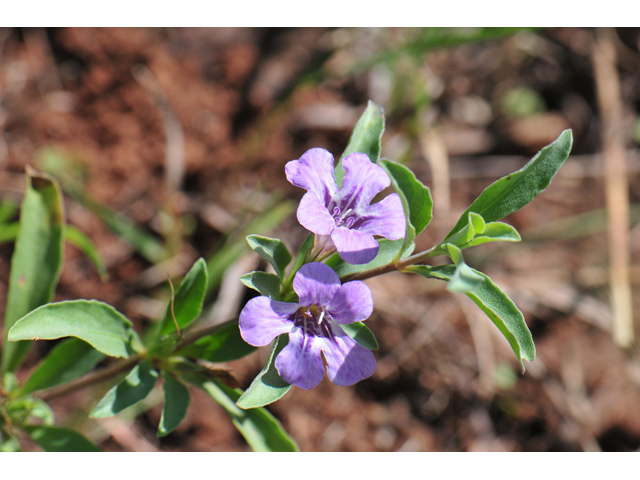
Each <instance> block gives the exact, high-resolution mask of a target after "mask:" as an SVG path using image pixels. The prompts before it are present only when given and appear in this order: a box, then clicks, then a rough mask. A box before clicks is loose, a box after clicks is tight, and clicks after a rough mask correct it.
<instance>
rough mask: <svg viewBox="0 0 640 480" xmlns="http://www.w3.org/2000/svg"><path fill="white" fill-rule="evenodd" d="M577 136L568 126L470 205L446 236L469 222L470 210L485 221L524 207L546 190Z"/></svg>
mask: <svg viewBox="0 0 640 480" xmlns="http://www.w3.org/2000/svg"><path fill="white" fill-rule="evenodd" d="M572 143H573V136H572V134H571V130H565V131H564V132H562V133H561V134H560V136H559V137H558V139H557V140H556V141H555V142H553V143H552V144H551V145H548V146H546V147H544V148H543V149H542V150H540V151H539V152H538V153H537V154H536V155H535V156H534V157H533V158H532V159H531V160H530V161H529V163H527V164H526V165H525V166H524V167H523V168H522V169H520V170H518V171H517V172H514V173H512V174H510V175H507V176H506V177H502V178H501V179H500V180H497V181H496V182H494V183H493V184H491V185H490V186H489V187H487V188H486V189H485V190H484V192H482V193H481V194H480V196H479V197H478V198H476V200H475V201H474V202H473V203H472V204H471V206H469V208H467V210H466V211H465V212H464V213H463V214H462V216H461V217H460V220H458V223H457V224H456V226H455V227H453V229H452V230H451V231H450V232H449V234H448V235H447V237H446V238H445V240H448V239H449V238H451V237H452V236H453V235H455V234H456V233H458V232H459V231H460V230H462V228H464V226H465V225H466V224H467V222H468V216H467V214H468V213H469V212H476V213H478V214H480V215H482V217H483V218H484V220H485V222H494V221H496V220H500V219H501V218H504V217H506V216H507V215H509V214H510V213H513V212H515V211H516V210H519V209H521V208H522V207H524V206H525V205H526V204H527V203H529V202H530V201H531V200H533V199H534V198H535V197H536V196H537V195H538V194H540V193H541V192H543V191H544V189H545V188H547V186H548V185H549V183H551V180H552V179H553V177H554V176H555V174H556V173H557V172H558V170H559V169H560V167H561V166H562V165H564V162H565V161H566V160H567V157H568V156H569V152H570V151H571V145H572Z"/></svg>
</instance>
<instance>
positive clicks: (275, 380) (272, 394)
mask: <svg viewBox="0 0 640 480" xmlns="http://www.w3.org/2000/svg"><path fill="white" fill-rule="evenodd" d="M288 343H289V335H288V334H284V335H280V336H279V337H278V338H277V339H276V341H275V342H274V344H273V349H272V350H271V355H270V356H269V360H268V361H267V364H266V365H265V366H264V368H263V369H262V371H261V372H260V373H259V374H258V376H257V377H256V378H254V379H253V382H251V385H249V388H248V389H247V390H246V391H245V392H244V393H243V394H242V396H241V397H240V398H239V399H238V401H237V405H238V406H239V407H240V408H244V409H247V408H256V407H264V406H265V405H268V404H270V403H273V402H275V401H276V400H279V399H281V398H282V397H283V396H284V395H285V393H287V392H288V391H289V389H290V388H291V385H289V384H288V383H287V382H285V381H284V380H283V379H282V377H281V376H280V375H279V374H278V370H276V365H275V364H276V357H277V356H278V354H279V353H280V352H281V351H282V349H283V348H284V347H286V346H287V344H288Z"/></svg>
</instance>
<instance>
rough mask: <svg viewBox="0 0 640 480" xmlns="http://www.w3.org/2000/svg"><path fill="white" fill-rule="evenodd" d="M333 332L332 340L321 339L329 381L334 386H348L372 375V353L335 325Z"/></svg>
mask: <svg viewBox="0 0 640 480" xmlns="http://www.w3.org/2000/svg"><path fill="white" fill-rule="evenodd" d="M333 332H334V336H333V338H332V339H328V338H323V339H322V351H323V352H324V358H325V359H326V360H327V376H328V377H329V379H330V380H331V381H332V382H333V383H335V384H336V385H339V386H348V385H353V384H354V383H357V382H359V381H360V380H364V379H365V378H369V377H370V376H371V375H373V372H374V371H375V369H376V359H375V357H374V356H373V353H371V351H370V350H368V349H366V348H364V347H363V346H362V345H359V344H358V343H356V342H355V341H354V340H353V339H352V338H351V337H349V336H348V335H347V334H346V333H344V331H342V329H341V328H340V327H339V326H337V325H336V326H335V327H334V328H333Z"/></svg>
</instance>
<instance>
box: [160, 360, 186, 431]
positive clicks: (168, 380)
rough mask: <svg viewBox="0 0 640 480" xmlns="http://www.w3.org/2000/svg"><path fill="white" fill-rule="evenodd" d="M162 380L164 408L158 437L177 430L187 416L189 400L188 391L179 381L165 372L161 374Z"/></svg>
mask: <svg viewBox="0 0 640 480" xmlns="http://www.w3.org/2000/svg"><path fill="white" fill-rule="evenodd" d="M162 379H163V380H164V385H163V388H164V406H163V407H162V416H161V417H160V425H158V437H164V436H165V435H168V434H170V433H171V432H173V431H174V430H175V429H176V428H178V426H179V425H180V423H181V422H182V420H184V417H185V416H186V415H187V409H188V408H189V401H190V400H191V397H190V396H189V390H188V389H187V387H185V386H184V384H183V383H182V382H181V381H180V380H178V379H177V378H175V377H174V376H173V375H171V374H170V373H167V372H162Z"/></svg>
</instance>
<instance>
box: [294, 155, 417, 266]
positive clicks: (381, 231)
mask: <svg viewBox="0 0 640 480" xmlns="http://www.w3.org/2000/svg"><path fill="white" fill-rule="evenodd" d="M342 165H343V166H344V172H345V173H344V180H343V182H342V188H338V185H337V183H336V178H335V176H334V173H333V156H332V155H331V153H329V152H328V151H326V150H324V149H322V148H312V149H311V150H308V151H307V152H306V153H305V154H304V155H302V157H300V159H299V160H292V161H291V162H289V163H287V165H286V167H285V171H286V173H287V180H289V181H290V182H291V183H293V184H294V185H295V186H297V187H301V188H304V189H306V190H307V193H306V194H305V195H304V196H303V197H302V200H301V201H300V206H299V207H298V221H299V222H300V224H301V225H302V226H303V227H304V228H306V229H307V230H309V231H311V232H313V233H315V234H317V235H331V240H333V243H334V244H335V246H336V248H337V250H338V253H339V254H340V257H342V259H343V260H344V261H346V262H349V263H351V264H361V263H368V262H370V261H371V260H373V259H374V258H375V257H376V255H377V254H378V242H376V241H375V240H374V238H373V236H374V235H382V236H383V237H387V238H388V239H389V240H399V239H401V238H404V234H405V229H406V221H405V217H404V210H403V208H402V202H401V200H400V197H399V196H398V194H397V193H393V194H391V195H389V196H387V197H386V198H384V199H383V200H382V201H381V202H378V203H375V204H373V205H369V204H370V203H371V200H373V197H375V196H376V195H377V194H378V193H380V192H381V191H382V190H384V189H385V188H386V187H388V186H389V185H390V183H391V181H390V179H389V176H388V175H387V173H386V172H385V171H384V170H383V169H382V168H381V167H379V166H378V165H376V164H374V163H371V161H370V160H369V157H367V156H366V155H365V154H364V153H352V154H351V155H349V156H347V157H345V159H344V160H343V162H342Z"/></svg>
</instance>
